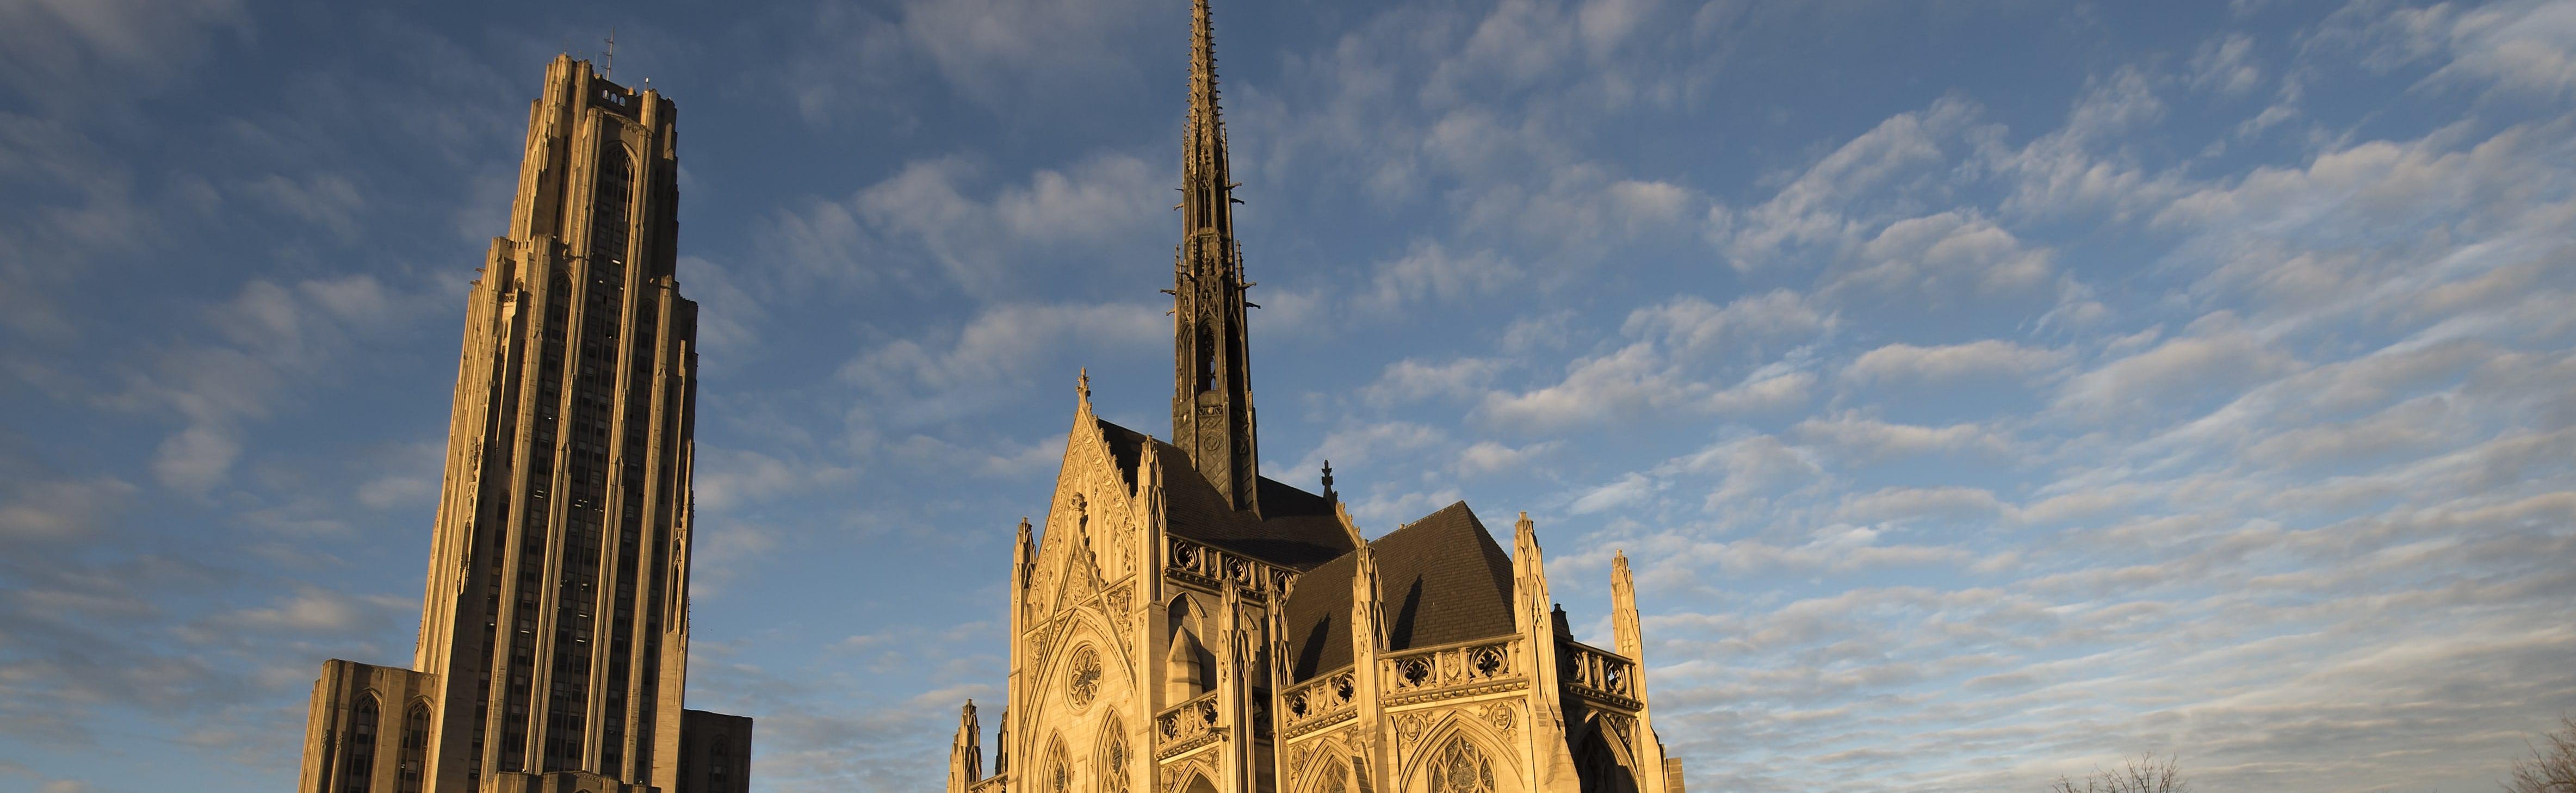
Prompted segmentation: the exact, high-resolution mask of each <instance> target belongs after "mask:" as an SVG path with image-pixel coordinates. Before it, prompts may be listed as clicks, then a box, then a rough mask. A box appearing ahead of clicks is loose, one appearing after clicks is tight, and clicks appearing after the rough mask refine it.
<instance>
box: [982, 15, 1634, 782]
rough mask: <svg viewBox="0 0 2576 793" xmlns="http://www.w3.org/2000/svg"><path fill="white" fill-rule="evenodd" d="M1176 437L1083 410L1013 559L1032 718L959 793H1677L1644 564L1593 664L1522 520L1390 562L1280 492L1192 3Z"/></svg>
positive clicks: (1017, 626) (1479, 528) (1453, 530)
mask: <svg viewBox="0 0 2576 793" xmlns="http://www.w3.org/2000/svg"><path fill="white" fill-rule="evenodd" d="M1191 21H1192V31H1191V32H1192V35H1191V40H1190V50H1191V62H1190V73H1189V116H1188V121H1187V123H1186V125H1185V126H1184V131H1183V136H1184V138H1183V144H1182V161H1181V172H1182V179H1183V183H1182V186H1181V194H1182V199H1181V206H1180V209H1181V211H1182V218H1183V221H1182V232H1183V234H1182V239H1181V244H1180V248H1179V251H1178V253H1177V255H1176V257H1175V261H1174V270H1173V288H1172V289H1171V292H1172V294H1173V305H1172V308H1173V312H1172V315H1173V339H1172V343H1173V352H1174V357H1173V394H1172V440H1171V441H1170V442H1165V441H1162V440H1158V439H1155V438H1153V437H1150V436H1147V435H1144V434H1142V433H1138V432H1135V431H1133V430H1130V429H1127V428H1125V427H1121V426H1118V425H1116V424H1112V423H1110V422H1108V421H1104V420H1102V419H1100V418H1099V417H1098V416H1096V415H1095V414H1094V413H1093V410H1092V404H1091V392H1090V383H1089V378H1088V377H1087V376H1086V377H1085V378H1084V379H1083V380H1082V384H1081V386H1080V387H1079V388H1078V389H1077V392H1078V393H1077V397H1076V400H1075V404H1074V419H1073V428H1072V431H1071V432H1070V433H1069V434H1068V436H1067V438H1066V442H1065V453H1064V462H1063V468H1062V469H1061V472H1060V473H1059V474H1058V475H1057V479H1056V490H1055V497H1054V503H1052V504H1051V505H1049V507H1048V510H1047V525H1046V529H1045V532H1044V536H1043V538H1039V537H1036V536H1034V531H1033V530H1032V528H1031V527H1030V526H1029V525H1028V523H1027V522H1025V521H1023V522H1022V523H1021V524H1020V528H1019V540H1018V546H1017V548H1016V549H1015V550H1014V552H1013V554H1012V560H1011V590H1010V591H1011V604H1010V620H1009V622H1010V630H1011V635H1010V648H1011V650H1010V679H1009V682H1008V687H1007V696H1008V697H1009V705H1010V708H1009V709H1008V710H1007V711H1005V713H1004V715H1003V717H1002V718H1000V719H997V721H998V722H999V724H997V725H996V729H995V731H994V733H993V735H992V742H993V753H992V760H993V763H992V770H991V772H990V774H989V775H988V774H987V773H986V772H985V769H984V768H983V765H984V763H983V760H984V741H985V735H984V730H983V725H982V720H981V717H980V716H978V714H977V713H976V711H975V706H974V703H971V702H970V703H967V704H966V707H965V711H964V713H963V714H962V715H961V717H960V719H959V724H958V729H957V734H956V738H955V740H954V743H953V744H952V746H951V748H950V755H949V781H948V793H1077V792H1078V793H1680V791H1681V773H1680V762H1679V761H1678V760H1667V759H1666V758H1665V757H1664V750H1663V745H1662V743H1661V741H1660V740H1658V738H1657V736H1656V734H1655V730H1654V721H1653V719H1652V718H1651V715H1650V707H1649V702H1650V700H1649V699H1648V697H1647V694H1646V679H1645V675H1644V671H1643V670H1644V642H1643V640H1642V637H1641V634H1640V632H1639V626H1638V617H1637V608H1636V595H1635V590H1634V588H1633V586H1632V584H1631V582H1630V577H1629V573H1628V564H1627V559H1626V557H1625V556H1620V557H1618V558H1617V559H1616V560H1615V561H1614V562H1613V564H1612V568H1611V593H1612V594H1611V597H1612V612H1611V625H1612V632H1613V635H1614V637H1615V642H1614V644H1615V647H1613V648H1600V647H1593V646H1590V645H1586V644H1583V643H1581V642H1577V641H1575V640H1574V638H1573V637H1572V636H1571V635H1570V632H1569V631H1568V629H1567V623H1566V618H1565V612H1564V611H1563V610H1562V609H1558V608H1555V604H1554V602H1553V601H1551V600H1550V599H1549V596H1548V581H1547V570H1546V566H1545V565H1544V564H1543V563H1542V562H1541V556H1540V551H1539V545H1538V538H1537V534H1536V531H1535V528H1534V526H1533V525H1532V523H1531V521H1530V520H1529V518H1528V516H1527V515H1526V514H1524V515H1523V516H1522V517H1521V518H1520V519H1519V520H1518V521H1516V522H1515V524H1514V526H1513V536H1512V545H1511V550H1510V551H1509V552H1506V551H1505V550H1504V548H1503V547H1502V546H1501V545H1500V544H1498V543H1497V542H1496V541H1495V540H1494V537H1493V535H1492V534H1491V533H1490V532H1488V531H1487V530H1486V528H1485V525H1484V523H1483V522H1482V521H1480V520H1478V519H1477V517H1476V514H1475V513H1474V512H1473V511H1470V510H1469V509H1468V508H1467V505H1466V504H1464V503H1458V504H1451V505H1449V506H1448V507H1445V508H1442V509H1440V510H1438V511H1435V512H1433V513H1431V514H1429V515H1426V516H1423V517H1422V518H1421V519H1419V520H1416V521H1413V522H1411V523H1407V524H1404V525H1403V526H1401V527H1398V528H1396V529H1395V530H1393V531H1391V532H1388V533H1386V534H1385V535H1383V536H1380V537H1378V538H1377V539H1375V540H1369V539H1365V538H1364V535H1363V534H1362V533H1361V531H1360V529H1359V527H1358V526H1357V525H1355V524H1354V523H1353V522H1352V521H1351V518H1350V515H1349V513H1348V512H1347V511H1346V510H1344V509H1343V508H1342V505H1341V502H1340V498H1339V496H1338V495H1337V494H1335V492H1334V490H1333V479H1332V469H1331V468H1329V467H1327V468H1326V469H1325V470H1324V475H1323V477H1322V481H1321V484H1322V487H1321V490H1322V491H1323V492H1322V493H1321V494H1317V493H1312V492H1308V491H1306V490H1303V489H1300V488H1297V487H1294V486H1291V485H1288V484H1284V483H1281V482H1278V481H1276V480H1273V479H1270V478H1268V477H1264V476H1261V475H1260V469H1259V466H1258V464H1257V462H1258V460H1259V456H1260V455H1259V446H1258V438H1257V435H1256V433H1255V424H1254V415H1255V414H1254V411H1253V406H1252V386H1251V366H1250V363H1249V361H1248V360H1247V350H1248V349H1249V345H1248V344H1247V340H1246V338H1245V329H1246V323H1245V321H1244V317H1245V312H1244V308H1245V307H1246V306H1247V305H1248V304H1247V303H1246V302H1245V300H1244V297H1245V295H1244V292H1245V289H1247V288H1248V287H1250V286H1251V284H1250V283H1249V282H1247V281H1246V280H1245V278H1244V270H1243V261H1242V254H1241V251H1240V249H1239V248H1238V247H1237V246H1236V244H1235V240H1234V223H1233V205H1234V200H1233V199H1232V197H1231V196H1230V195H1229V193H1230V191H1231V189H1232V187H1233V186H1234V185H1233V183H1232V182H1230V181H1229V180H1228V177H1227V173H1226V139H1225V127H1224V124H1223V122H1222V119H1221V118H1220V117H1219V115H1218V112H1217V81H1216V59H1215V56H1214V53H1213V43H1212V31H1211V29H1210V24H1209V21H1208V8H1207V2H1206V0H1195V1H1194V2H1193V7H1192V20H1191Z"/></svg>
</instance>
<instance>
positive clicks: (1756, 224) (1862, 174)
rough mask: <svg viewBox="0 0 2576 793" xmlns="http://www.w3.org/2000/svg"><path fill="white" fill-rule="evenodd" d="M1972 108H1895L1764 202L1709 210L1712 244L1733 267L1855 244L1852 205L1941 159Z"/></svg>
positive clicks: (1958, 104) (1947, 101)
mask: <svg viewBox="0 0 2576 793" xmlns="http://www.w3.org/2000/svg"><path fill="white" fill-rule="evenodd" d="M1978 112H1979V110H1978V108H1977V107H1976V106H1975V105H1973V104H1970V103H1968V102H1966V101H1964V100H1960V99H1955V98H1948V97H1945V98H1943V99H1941V100H1940V101H1938V102H1935V103H1933V105H1932V107H1930V108H1928V109H1926V110H1923V111H1919V112H1909V113H1899V114H1897V115H1895V116H1891V117H1889V118H1888V119H1887V120H1885V121H1882V122H1880V123H1879V125H1878V126H1877V127H1875V128H1873V129H1871V130H1870V131H1868V132H1865V133H1862V134H1861V135H1860V136H1858V137H1855V138H1853V139H1852V140H1851V141H1850V142H1849V143H1845V144H1843V145H1842V147H1841V148H1838V149H1836V150H1834V152H1833V153H1832V154H1829V155H1826V156H1825V157H1824V158H1823V159H1820V160H1818V161H1817V162H1816V163H1815V164H1814V165H1813V166H1810V167H1808V168H1807V170H1806V171H1805V172H1804V173H1802V174H1800V175H1799V176H1798V177H1797V178H1796V179H1795V180H1793V181H1791V182H1790V183H1789V184H1788V185H1787V186H1785V187H1782V188H1781V189H1780V191H1779V192H1778V193H1777V194H1775V195H1773V196H1772V197H1771V198H1770V199H1769V200H1766V201H1764V202H1762V203H1761V204H1758V205H1755V206H1753V207H1750V208H1747V209H1744V210H1730V209H1727V208H1725V207H1722V206H1721V207H1715V208H1712V209H1711V210H1710V211H1709V220H1710V228H1711V236H1712V241H1713V242H1716V243H1717V244H1718V246H1719V247H1720V249H1721V250H1723V251H1725V252H1726V254H1727V256H1728V264H1730V265H1732V266H1734V267H1735V269H1737V270H1743V271H1751V270H1755V269H1762V268H1766V267H1768V266H1770V265H1771V264H1772V262H1773V260H1776V259H1778V258H1781V254H1782V253H1783V251H1784V249H1786V248H1789V247H1791V246H1821V247H1825V248H1827V249H1837V248H1842V247H1847V246H1850V245H1853V244H1856V243H1857V242H1858V241H1859V234H1860V233H1861V232H1860V229H1861V228H1863V227H1864V225H1865V224H1864V223H1863V221H1862V220H1861V219H1859V218H1855V217H1853V216H1852V215H1851V210H1850V206H1851V205H1852V204H1854V203H1855V202H1860V201H1863V200H1866V199H1868V198H1871V197H1874V196H1876V195H1877V191H1879V190H1881V189H1883V188H1885V187H1887V186H1888V183H1890V182H1892V181H1894V180H1896V179H1897V178H1898V176H1899V175H1900V174H1902V173H1905V172H1908V171H1913V170H1918V169H1922V168H1926V167H1930V166H1933V165H1935V164H1938V163H1940V162H1941V161H1943V160H1944V159H1945V157H1946V155H1945V154H1944V153H1943V152H1942V144H1943V143H1944V142H1945V141H1949V140H1953V139H1955V138H1956V137H1957V136H1958V135H1960V134H1961V133H1962V132H1963V131H1965V130H1966V129H1967V128H1968V126H1969V125H1970V124H1971V123H1972V122H1973V121H1974V119H1975V117H1976V115H1977V113H1978Z"/></svg>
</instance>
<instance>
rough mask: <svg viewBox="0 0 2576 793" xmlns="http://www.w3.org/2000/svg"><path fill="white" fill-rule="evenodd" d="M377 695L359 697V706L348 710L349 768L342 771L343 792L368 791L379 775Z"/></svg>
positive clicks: (364, 792) (341, 787) (347, 766)
mask: <svg viewBox="0 0 2576 793" xmlns="http://www.w3.org/2000/svg"><path fill="white" fill-rule="evenodd" d="M377 716H378V712H377V710H376V695H374V694H367V695H364V696H362V697H359V699H358V707H357V708H355V709H354V710H353V711H352V712H351V713H350V714H349V742H348V758H349V759H348V762H347V763H346V764H345V765H344V766H343V767H344V768H346V769H348V772H347V773H345V774H343V775H341V777H340V779H341V782H340V789H341V790H342V791H344V793H367V788H368V785H369V784H370V783H372V782H374V781H375V776H376V719H377Z"/></svg>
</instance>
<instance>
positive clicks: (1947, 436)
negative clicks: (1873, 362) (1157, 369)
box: [1791, 413, 2011, 463]
mask: <svg viewBox="0 0 2576 793" xmlns="http://www.w3.org/2000/svg"><path fill="white" fill-rule="evenodd" d="M1791 431H1792V432H1794V433H1796V434H1797V435H1798V436H1800V437H1803V438H1807V439H1809V440H1811V441H1813V442H1816V443H1820V444H1824V445H1826V446H1828V447H1831V448H1833V449H1834V450H1836V454H1837V455H1838V456H1840V457H1843V458H1846V459H1848V460H1850V461H1852V462H1856V463H1873V462H1880V461H1884V460H1888V459H1891V458H1896V457H1905V456H1912V455H1919V454H1929V453H1935V452H1946V453H1958V452H1981V453H1985V454H1989V455H1993V456H1994V457H1995V458H1997V459H2000V458H2001V457H2002V455H2003V453H2004V452H2006V451H2008V450H2009V449H2010V448H2011V442H2010V441H2008V440H2006V439H2005V438H2004V437H2003V436H2002V435H2000V434H1998V433H1996V432H1995V431H1994V430H1991V429H1988V428H1986V427H1982V426H1978V425H1976V424H1951V425H1947V426H1940V427H1926V426H1918V425H1913V424H1891V423H1888V422H1885V421H1881V420H1878V419H1874V418H1869V417H1866V416H1861V415H1857V414H1853V413H1842V414H1838V415H1835V416H1833V417H1831V418H1809V419H1806V420H1804V421H1800V422H1798V424H1797V426H1796V427H1794V428H1792V429H1791Z"/></svg>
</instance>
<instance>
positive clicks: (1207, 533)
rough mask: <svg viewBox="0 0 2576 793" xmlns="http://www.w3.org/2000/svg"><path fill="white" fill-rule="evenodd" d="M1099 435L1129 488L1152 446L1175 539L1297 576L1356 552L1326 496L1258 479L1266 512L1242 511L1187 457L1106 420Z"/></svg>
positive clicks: (1134, 484) (1176, 450) (1159, 442)
mask: <svg viewBox="0 0 2576 793" xmlns="http://www.w3.org/2000/svg"><path fill="white" fill-rule="evenodd" d="M1100 433H1101V435H1102V436H1104V437H1106V438H1108V439H1109V454H1110V456H1111V457H1112V458H1114V459H1116V460H1117V461H1118V468H1119V472H1120V473H1121V474H1124V475H1125V476H1126V477H1127V486H1128V487H1131V488H1132V487H1135V486H1136V476H1137V474H1136V471H1137V467H1138V466H1139V465H1141V460H1142V458H1143V456H1144V445H1145V444H1146V443H1147V442H1151V443H1153V444H1154V453H1155V454H1156V455H1159V456H1160V457H1161V459H1162V460H1163V464H1164V465H1165V466H1168V467H1169V468H1168V470H1170V471H1171V472H1172V473H1171V474H1170V475H1167V476H1165V477H1163V508H1164V517H1165V518H1166V520H1165V523H1164V525H1165V526H1166V527H1167V528H1168V529H1169V530H1170V531H1171V532H1172V534H1173V535H1174V536H1177V537H1182V538H1186V539H1190V540H1196V541H1198V542H1203V543H1207V544H1209V545H1213V546H1216V547H1218V548H1223V549H1225V550H1229V551H1234V552H1236V553H1240V554H1243V555H1245V556H1250V557H1252V558H1255V559H1259V560H1262V561H1265V562H1269V563H1271V564H1276V565H1279V566H1282V567H1287V568H1289V569H1292V570H1298V571H1305V570H1311V569H1313V568H1314V567H1315V565H1318V564H1323V563H1324V562H1325V561H1326V560H1329V559H1332V558H1333V557H1336V556H1341V555H1343V554H1347V553H1350V552H1351V550H1352V548H1353V547H1354V546H1352V545H1351V535H1350V532H1348V531H1345V530H1343V529H1342V522H1341V519H1340V518H1338V517H1335V516H1334V514H1333V502H1332V501H1331V500H1329V499H1326V498H1324V497H1323V496H1318V495H1315V494H1313V493H1308V492H1306V491H1304V490H1299V489H1297V488H1296V487H1294V486H1290V485H1286V484H1281V483H1279V482H1277V481H1275V480H1272V479H1271V478H1269V477H1266V476H1265V477H1261V478H1260V479H1259V482H1260V485H1259V487H1260V488H1261V491H1260V493H1259V494H1258V495H1259V496H1260V501H1261V512H1260V513H1259V514H1254V513H1252V512H1250V511H1237V510H1235V509H1233V508H1232V505H1229V504H1227V503H1225V496H1224V495H1223V494H1220V493H1218V492H1217V491H1216V487H1215V486H1214V485H1210V484H1208V482H1207V480H1206V479H1205V478H1203V477H1200V476H1198V474H1197V472H1196V471H1195V470H1193V469H1191V468H1190V463H1189V459H1190V458H1189V453H1187V452H1184V451H1181V449H1180V447H1177V446H1173V445H1171V444H1169V443H1164V442H1162V441H1160V440H1155V439H1151V438H1147V437H1145V436H1144V435H1143V434H1140V433H1138V432H1136V431H1135V430H1131V429H1128V428H1125V427H1121V426H1118V425H1116V424H1111V423H1109V422H1107V421H1102V422H1100ZM1344 586H1348V584H1344Z"/></svg>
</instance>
